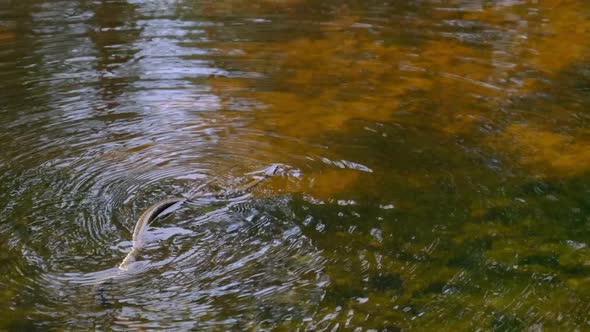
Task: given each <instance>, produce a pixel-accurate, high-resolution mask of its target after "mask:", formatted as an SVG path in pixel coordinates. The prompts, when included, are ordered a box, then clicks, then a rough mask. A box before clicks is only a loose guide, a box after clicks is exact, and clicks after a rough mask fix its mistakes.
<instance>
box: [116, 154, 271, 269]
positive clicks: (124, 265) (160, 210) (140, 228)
mask: <svg viewBox="0 0 590 332" xmlns="http://www.w3.org/2000/svg"><path fill="white" fill-rule="evenodd" d="M277 169H278V166H272V167H271V168H269V169H268V170H266V171H265V172H264V173H263V176H261V177H260V178H258V179H255V180H253V181H251V182H249V183H247V184H246V185H244V186H242V187H240V188H238V189H235V190H232V191H225V192H224V191H220V192H216V193H203V192H201V191H200V190H199V189H201V188H202V187H204V186H205V185H207V184H208V183H209V182H207V183H205V184H204V185H203V186H200V187H199V188H197V190H196V193H195V194H192V195H191V196H190V197H188V198H185V197H170V198H166V199H163V200H161V201H159V202H157V203H155V204H153V205H152V206H150V207H149V208H148V209H147V210H145V212H144V213H142V214H141V216H140V217H139V219H138V220H137V222H136V224H135V228H134V229H133V235H132V243H133V247H132V248H131V251H129V253H128V254H127V256H125V258H124V259H123V261H122V262H121V264H119V269H121V270H124V271H127V270H128V266H129V264H130V263H133V262H135V260H136V258H137V256H138V255H139V252H140V251H141V248H142V246H143V235H144V233H145V231H146V230H147V228H148V226H149V225H150V223H151V222H152V221H154V220H155V219H157V218H159V217H162V216H164V215H167V214H169V213H171V212H172V211H173V209H172V208H173V206H174V205H177V206H180V205H182V204H183V203H184V202H186V201H190V200H193V199H195V198H199V197H211V196H213V197H227V198H229V197H233V196H236V195H240V194H243V193H245V192H247V191H248V190H250V189H252V188H254V187H256V186H257V185H258V184H260V183H261V182H262V181H264V180H265V179H267V178H268V177H269V176H271V175H274V174H275V173H276V171H277Z"/></svg>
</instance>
